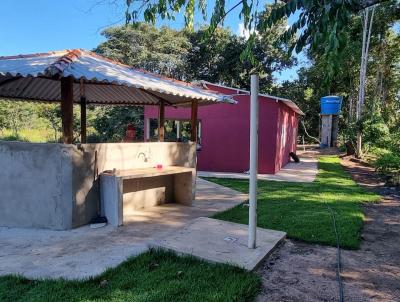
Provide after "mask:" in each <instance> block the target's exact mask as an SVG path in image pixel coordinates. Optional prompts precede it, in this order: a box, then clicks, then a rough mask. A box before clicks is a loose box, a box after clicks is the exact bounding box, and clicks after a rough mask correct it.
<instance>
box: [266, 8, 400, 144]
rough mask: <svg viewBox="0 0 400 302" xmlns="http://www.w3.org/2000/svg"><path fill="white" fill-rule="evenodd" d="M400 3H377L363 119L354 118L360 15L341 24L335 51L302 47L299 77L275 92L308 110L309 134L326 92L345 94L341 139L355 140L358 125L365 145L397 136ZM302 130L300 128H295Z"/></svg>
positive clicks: (316, 129) (399, 125) (313, 131)
mask: <svg viewBox="0 0 400 302" xmlns="http://www.w3.org/2000/svg"><path fill="white" fill-rule="evenodd" d="M399 16H400V14H399V9H398V5H397V4H396V3H394V1H388V2H387V3H385V4H381V5H379V6H378V7H377V8H376V11H375V18H374V22H373V26H372V35H371V44H370V51H369V53H370V54H369V62H368V69H367V71H368V73H367V86H366V100H365V102H366V103H365V107H364V114H363V119H362V121H361V122H360V123H356V118H355V112H356V103H357V96H358V85H359V68H360V53H361V41H362V37H361V34H362V29H361V20H360V17H359V16H353V17H352V18H351V20H349V23H348V24H347V26H346V27H345V28H344V29H343V33H342V35H341V38H342V39H343V40H344V41H345V43H344V47H343V49H342V50H341V51H340V52H339V53H334V52H329V53H328V54H327V53H326V49H325V47H326V43H321V44H320V45H319V47H317V48H314V49H309V50H307V51H306V52H305V53H306V55H307V57H308V59H309V65H308V66H307V67H304V68H302V69H300V70H299V72H298V75H299V79H298V80H296V81H292V82H285V83H283V84H282V85H281V86H280V87H276V88H275V89H274V92H273V93H274V94H277V95H281V96H285V97H287V98H289V99H292V100H293V101H295V102H296V103H297V104H298V105H299V106H300V108H302V110H303V111H304V112H305V113H306V116H305V117H304V119H303V120H304V122H305V125H306V127H307V130H308V132H309V133H310V134H311V135H313V136H318V133H319V112H320V98H321V97H322V96H326V95H340V96H342V97H343V105H342V115H341V116H340V120H339V122H340V124H339V130H340V137H341V140H342V141H347V140H350V141H353V143H355V137H356V132H357V130H362V131H365V133H364V134H366V137H365V139H364V142H365V143H366V144H365V146H366V147H371V146H373V145H377V146H381V147H386V148H389V146H390V145H392V144H395V142H396V141H397V140H396V139H394V136H395V133H397V132H399V131H398V130H397V129H400V114H399V112H400V111H399V109H400V98H399V96H400V95H399V94H398V91H399V87H400V52H399V51H398V50H399V49H400V35H399V33H398V32H396V31H395V30H394V29H393V25H394V23H395V22H396V20H398V19H399ZM299 131H300V134H301V135H303V134H304V132H303V129H302V128H301V127H300V128H299Z"/></svg>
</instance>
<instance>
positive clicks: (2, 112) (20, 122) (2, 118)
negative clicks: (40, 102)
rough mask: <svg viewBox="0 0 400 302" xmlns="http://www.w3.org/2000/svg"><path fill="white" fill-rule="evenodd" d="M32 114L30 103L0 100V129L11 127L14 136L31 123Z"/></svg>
mask: <svg viewBox="0 0 400 302" xmlns="http://www.w3.org/2000/svg"><path fill="white" fill-rule="evenodd" d="M33 115H34V110H33V105H32V104H29V103H23V102H15V101H14V102H12V101H7V100H0V130H4V129H6V128H9V129H12V131H13V136H14V137H18V133H19V131H20V130H21V129H22V128H25V127H29V126H31V125H32V122H33V120H34V116H33Z"/></svg>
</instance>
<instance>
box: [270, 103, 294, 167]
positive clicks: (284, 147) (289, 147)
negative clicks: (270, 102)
mask: <svg viewBox="0 0 400 302" xmlns="http://www.w3.org/2000/svg"><path fill="white" fill-rule="evenodd" d="M279 105H280V106H279V107H280V108H279V118H278V130H277V141H276V160H275V170H276V171H279V170H280V169H281V168H282V167H283V166H285V165H286V164H287V163H288V162H289V161H290V156H289V153H290V152H296V148H297V126H298V119H299V116H298V114H297V113H295V112H294V111H293V110H291V109H290V108H289V107H288V106H286V105H285V104H284V103H280V104H279Z"/></svg>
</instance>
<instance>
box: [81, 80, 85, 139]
mask: <svg viewBox="0 0 400 302" xmlns="http://www.w3.org/2000/svg"><path fill="white" fill-rule="evenodd" d="M80 94H81V144H86V94H85V83H83V80H81V82H80Z"/></svg>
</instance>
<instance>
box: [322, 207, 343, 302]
mask: <svg viewBox="0 0 400 302" xmlns="http://www.w3.org/2000/svg"><path fill="white" fill-rule="evenodd" d="M325 205H326V207H327V208H328V210H329V211H330V213H331V216H332V223H333V229H334V231H335V236H336V247H337V261H336V262H337V264H336V279H337V281H338V284H339V301H340V302H344V294H343V292H344V291H343V282H342V276H341V275H340V273H341V271H342V265H341V259H340V258H341V253H340V242H339V232H338V230H337V226H336V217H335V212H334V211H333V210H332V208H331V207H330V206H329V205H328V203H326V202H325Z"/></svg>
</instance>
